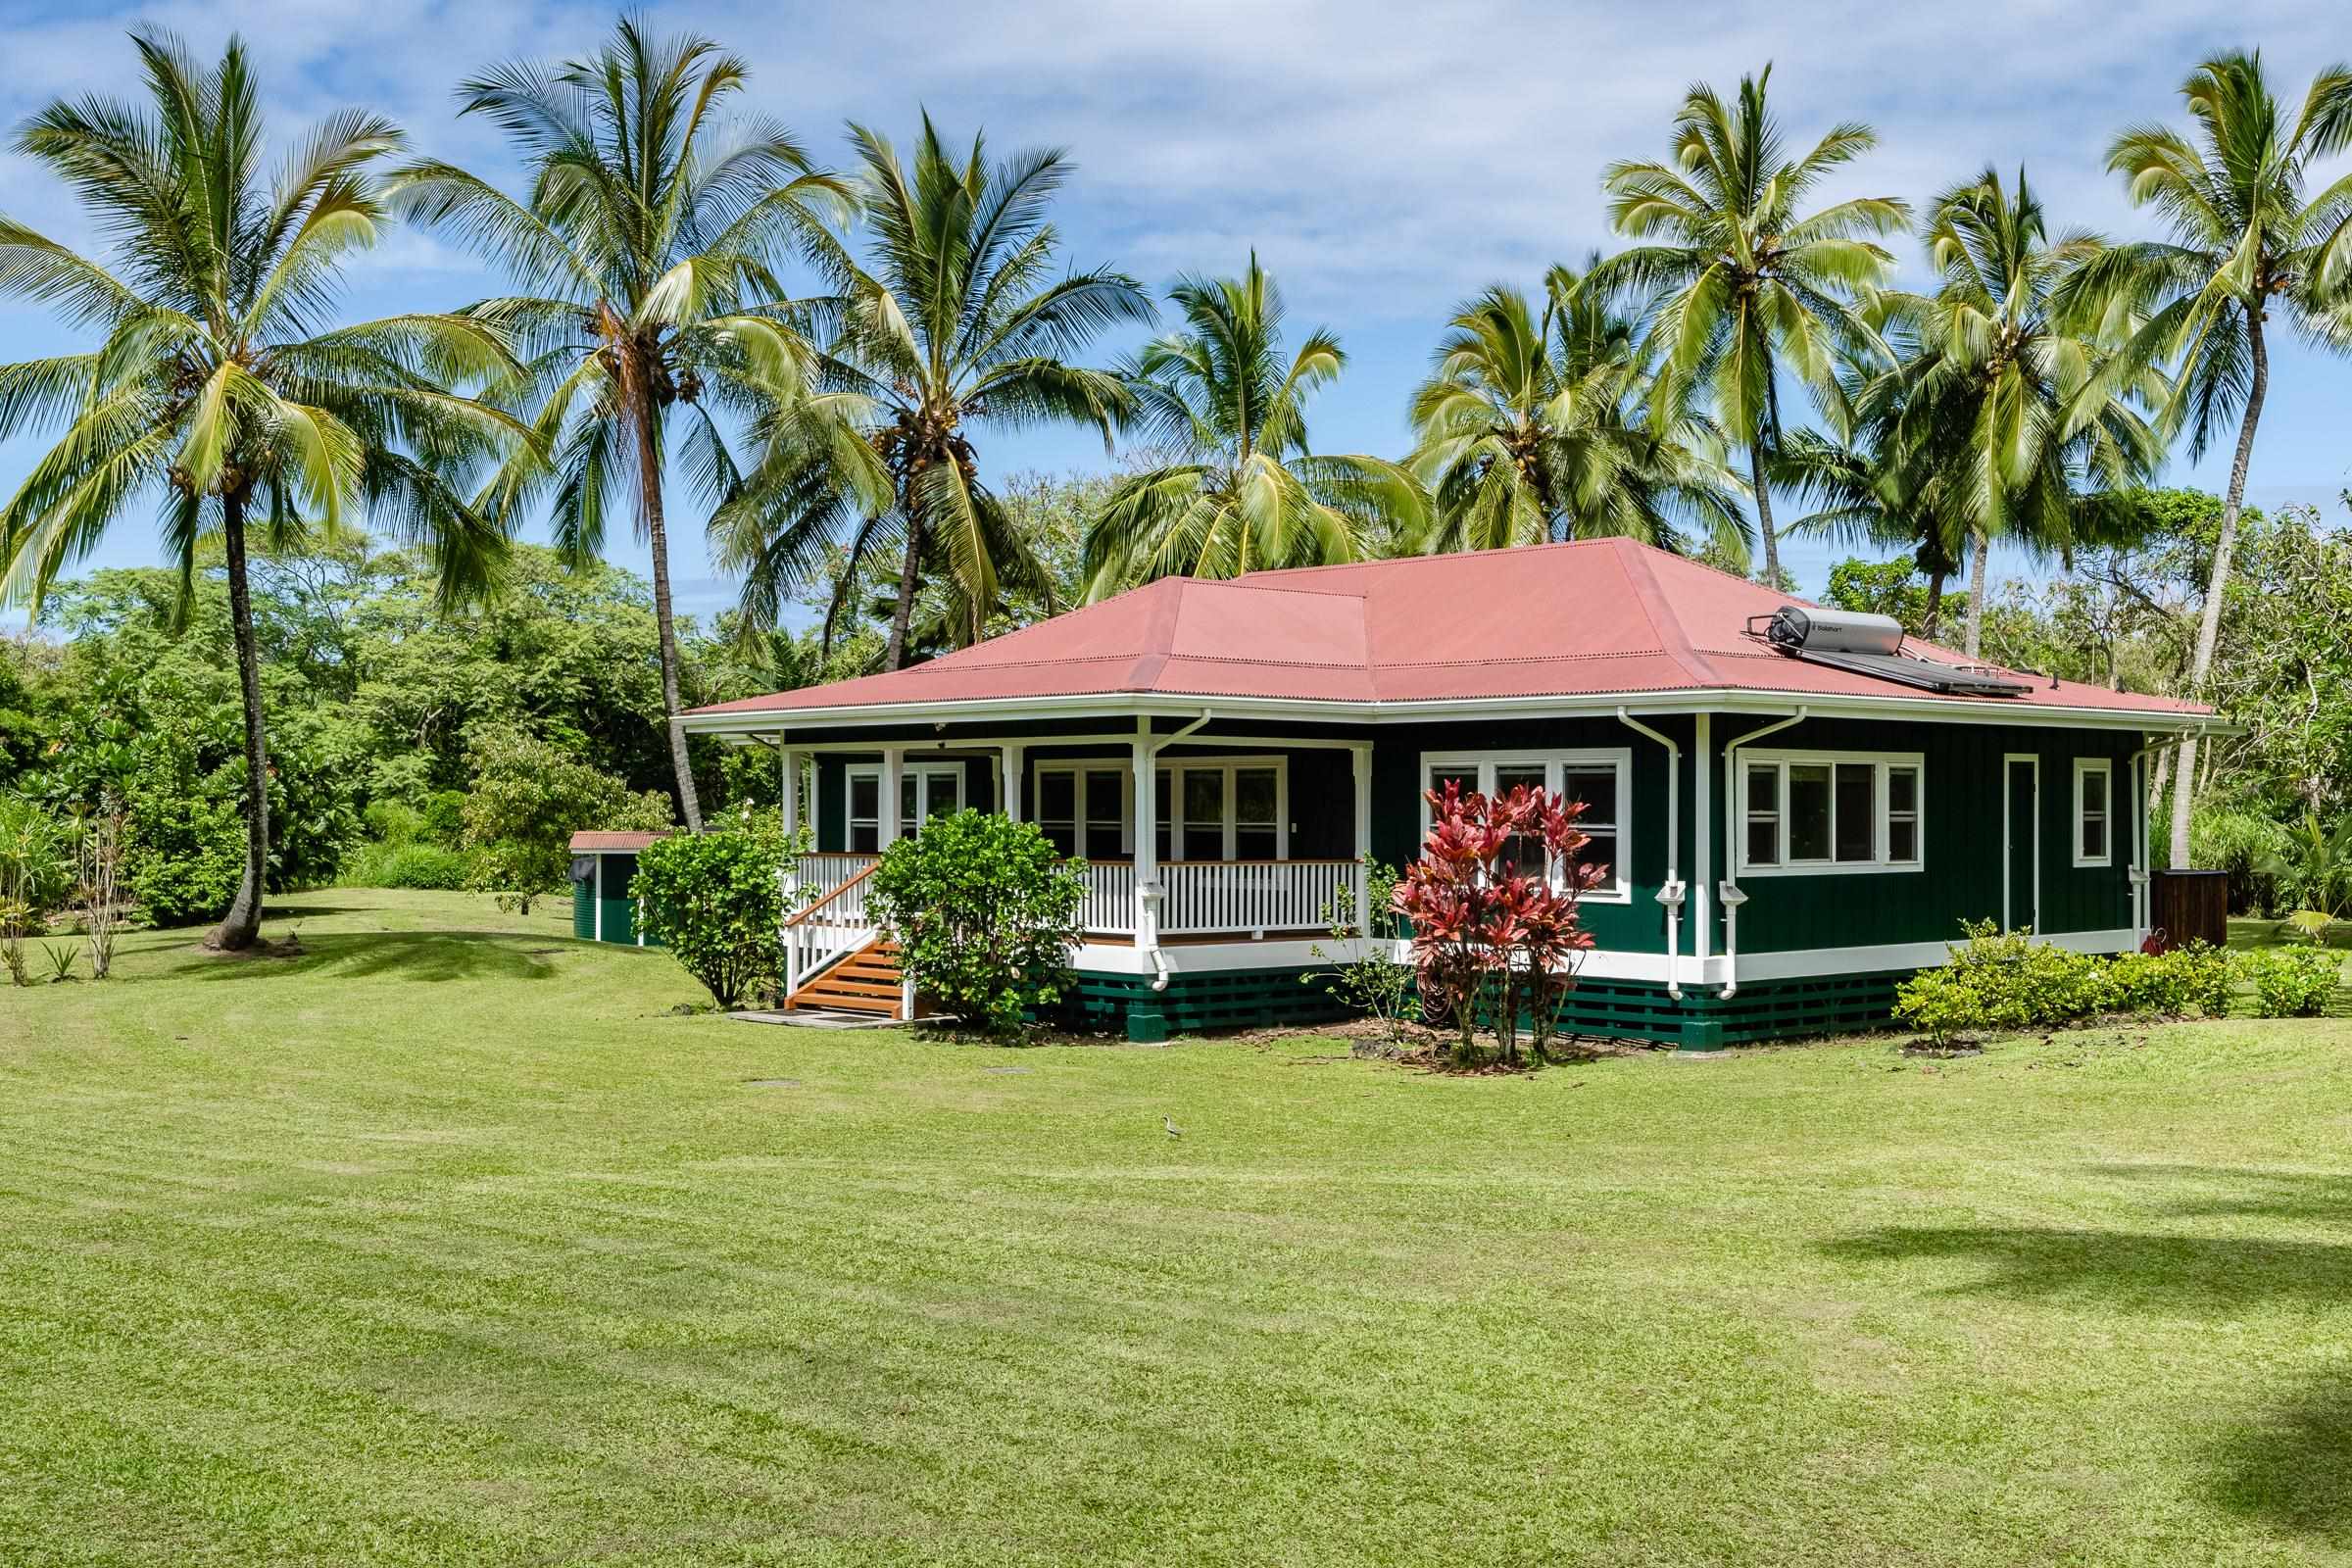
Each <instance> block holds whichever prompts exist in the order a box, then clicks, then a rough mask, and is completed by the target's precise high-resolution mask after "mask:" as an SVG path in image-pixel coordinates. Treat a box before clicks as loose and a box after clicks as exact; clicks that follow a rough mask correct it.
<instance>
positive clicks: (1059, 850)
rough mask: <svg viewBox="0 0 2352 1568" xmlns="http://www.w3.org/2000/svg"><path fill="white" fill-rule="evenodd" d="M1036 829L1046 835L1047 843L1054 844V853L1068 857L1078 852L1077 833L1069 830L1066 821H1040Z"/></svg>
mask: <svg viewBox="0 0 2352 1568" xmlns="http://www.w3.org/2000/svg"><path fill="white" fill-rule="evenodd" d="M1037 830H1038V831H1039V832H1040V833H1043V834H1044V835H1045V836H1046V842H1047V843H1048V844H1051V845H1053V846H1054V854H1056V855H1059V856H1063V857H1068V856H1072V855H1075V854H1077V853H1078V849H1077V845H1078V838H1077V835H1076V833H1074V832H1073V831H1072V830H1071V828H1070V825H1069V824H1068V823H1067V822H1063V823H1060V824H1055V823H1052V822H1040V823H1039V824H1038V829H1037Z"/></svg>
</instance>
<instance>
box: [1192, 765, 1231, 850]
mask: <svg viewBox="0 0 2352 1568" xmlns="http://www.w3.org/2000/svg"><path fill="white" fill-rule="evenodd" d="M1184 825H1185V826H1186V827H1187V828H1196V827H1215V828H1217V829H1218V830H1219V831H1218V835H1217V842H1218V844H1219V846H1220V847H1221V846H1222V845H1223V844H1224V832H1223V829H1224V826H1225V775H1224V774H1223V773H1221V772H1211V771H1210V770H1208V769H1207V768H1194V769H1191V770H1190V771H1188V772H1187V773H1186V774H1185V775H1184Z"/></svg>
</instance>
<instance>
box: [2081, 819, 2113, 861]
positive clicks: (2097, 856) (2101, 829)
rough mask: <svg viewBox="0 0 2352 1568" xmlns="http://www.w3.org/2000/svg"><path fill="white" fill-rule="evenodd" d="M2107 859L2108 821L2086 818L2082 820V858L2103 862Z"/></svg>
mask: <svg viewBox="0 0 2352 1568" xmlns="http://www.w3.org/2000/svg"><path fill="white" fill-rule="evenodd" d="M2082 858H2084V859H2085V860H2103V859H2105V858H2107V819H2106V818H2105V817H2103V816H2086V817H2084V818H2083V819H2082Z"/></svg>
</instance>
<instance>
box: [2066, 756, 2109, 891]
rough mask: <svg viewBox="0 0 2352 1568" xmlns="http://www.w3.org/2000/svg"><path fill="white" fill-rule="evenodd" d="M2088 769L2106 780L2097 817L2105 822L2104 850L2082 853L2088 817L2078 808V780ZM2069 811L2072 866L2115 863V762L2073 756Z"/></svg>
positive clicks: (2079, 785) (2079, 790) (2080, 800)
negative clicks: (2103, 803) (2104, 805)
mask: <svg viewBox="0 0 2352 1568" xmlns="http://www.w3.org/2000/svg"><path fill="white" fill-rule="evenodd" d="M2092 773H2096V774H2098V775H2100V776H2101V777H2102V778H2104V779H2105V780H2106V797H2105V798H2106V802H2107V808H2106V809H2105V810H2103V811H2101V812H2100V813H2099V819H2100V820H2101V821H2102V822H2104V823H2105V824H2106V826H2107V833H2106V841H2107V853H2106V854H2104V855H2094V856H2085V855H2084V854H2083V853H2082V826H2083V824H2084V823H2085V822H2088V821H2089V820H2090V815H2089V813H2088V812H2086V811H2084V810H2083V809H2082V780H2083V778H2084V777H2085V776H2087V775H2089V774H2092ZM2073 815H2074V821H2075V838H2074V846H2073V848H2074V858H2075V864H2076V866H2077V867H2078V868H2082V867H2088V866H2097V865H2113V864H2115V762H2114V760H2112V759H2110V758H2105V757H2078V758H2076V759H2075V793H2074V812H2073Z"/></svg>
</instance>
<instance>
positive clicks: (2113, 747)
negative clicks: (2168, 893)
mask: <svg viewBox="0 0 2352 1568" xmlns="http://www.w3.org/2000/svg"><path fill="white" fill-rule="evenodd" d="M1770 722H1772V720H1771V719H1769V718H1764V719H1755V720H1751V719H1747V718H1730V717H1724V718H1718V719H1717V720H1716V721H1715V726H1714V727H1715V731H1716V742H1717V747H1718V752H1719V753H1720V748H1721V745H1722V743H1723V742H1724V741H1726V740H1729V739H1731V738H1734V737H1736V736H1738V735H1740V734H1742V733H1745V732H1747V731H1750V730H1754V729H1758V728H1761V727H1762V726H1763V725H1765V724H1768V723H1770ZM2140 744H2141V743H2140V741H2139V739H2138V738H2137V737H2136V736H2135V735H2132V734H2131V733H2129V732H2120V731H2113V730H2067V729H2056V728H2046V727H2032V728H2029V727H2026V726H2020V725H1995V724H1934V723H1929V724H1921V723H1887V722H1880V721H1872V720H1860V719H1808V720H1806V721H1805V722H1804V723H1802V724H1798V725H1796V726H1794V727H1792V728H1789V729H1785V730H1781V731H1779V732H1777V733H1775V734H1773V735H1771V736H1769V737H1767V738H1766V739H1764V740H1763V741H1761V742H1759V743H1758V749H1759V750H1763V751H1780V750H1806V751H1855V752H1917V753H1919V754H1921V756H1922V757H1923V758H1924V759H1925V767H1926V777H1925V781H1924V785H1923V788H1924V791H1925V796H1926V803H1925V804H1926V809H1925V811H1924V812H1923V820H1922V824H1921V844H1922V860H1923V868H1922V869H1921V870H1918V871H1885V872H1865V873H1852V874H1838V875H1826V876H1772V877H1750V878H1748V879H1747V880H1745V881H1743V882H1741V883H1740V891H1741V892H1743V893H1745V894H1746V895H1747V904H1746V906H1745V907H1743V908H1742V909H1741V910H1740V952H1741V953H1786V952H1790V951H1795V950H1799V949H1807V948H1844V947H1866V946H1875V945H1878V944H1882V943H1896V942H1943V941H1952V940H1957V939H1958V937H1959V935H1960V922H1961V921H1962V920H1983V919H1994V920H1997V919H2000V918H2001V917H2002V872H2003V867H2004V865H2005V863H2006V858H2007V846H2006V845H2005V844H2004V841H2003V831H2002V802H2003V799H2004V791H2005V788H2006V780H2005V774H2004V769H2003V765H2002V758H2003V757H2004V756H2006V755H2009V754H2012V753H2015V754H2023V755H2029V756H2033V757H2036V758H2038V759H2040V763H2041V787H2040V792H2039V793H2040V807H2039V824H2040V838H2041V842H2040V845H2039V848H2038V851H2037V855H2038V859H2039V863H2040V869H2041V898H2040V902H2041V907H2040V918H2039V922H2038V926H2037V929H2039V930H2040V931H2042V932H2043V933H2044V934H2058V933H2063V932H2069V931H2106V930H2114V929H2118V928H2121V927H2125V926H2129V925H2130V924H2131V841H2132V832H2133V831H2134V829H2132V828H2131V827H2129V826H2127V823H2126V817H2127V816H2128V815H2130V814H2131V813H2130V807H2131V784H2130V773H2131V765H2130V759H2131V754H2132V753H2133V752H2134V751H2137V750H2138V749H2139V746H2140ZM2078 757H2084V758H2105V759H2107V760H2111V761H2112V762H2113V763H2114V764H2115V803H2116V812H2115V814H2114V816H2113V818H2112V825H2113V832H2112V838H2113V845H2112V849H2113V852H2114V853H2113V854H2112V856H2111V857H2110V859H2111V861H2112V863H2111V864H2108V865H2105V866H2098V867H2086V868H2081V869H2078V868H2077V867H2076V866H2075V864H2074V832H2075V816H2074V810H2073V802H2072V799H2071V794H2072V790H2073V787H2074V771H2075V768H2074V764H2075V759H2077V758H2078ZM1724 790H1725V777H1724V775H1723V772H1722V769H1721V767H1720V764H1719V765H1718V768H1717V780H1716V800H1717V802H1718V804H1719V805H1720V804H1722V803H1723V802H1724V801H1725V794H1724ZM1722 849H1723V846H1722V842H1721V840H1720V839H1719V840H1718V850H1717V856H1716V865H1717V868H1718V869H1717V875H1718V876H1722V875H1726V874H1728V869H1727V867H1728V865H1729V862H1728V861H1727V860H1726V859H1725V858H1724V857H1723V853H1722ZM1716 951H1718V952H1720V951H1722V950H1721V946H1720V937H1719V939H1718V946H1717V949H1716Z"/></svg>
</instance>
